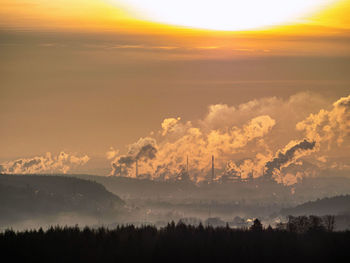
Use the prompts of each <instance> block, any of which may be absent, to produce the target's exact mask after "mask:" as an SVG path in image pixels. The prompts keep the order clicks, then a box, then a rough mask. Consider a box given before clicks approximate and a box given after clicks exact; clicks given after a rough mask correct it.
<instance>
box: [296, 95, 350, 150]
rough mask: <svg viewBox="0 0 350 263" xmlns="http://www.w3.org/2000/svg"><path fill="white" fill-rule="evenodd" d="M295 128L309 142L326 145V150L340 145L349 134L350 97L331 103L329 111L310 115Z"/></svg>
mask: <svg viewBox="0 0 350 263" xmlns="http://www.w3.org/2000/svg"><path fill="white" fill-rule="evenodd" d="M296 127H297V129H298V130H299V131H303V132H305V133H306V136H307V138H308V139H309V140H315V141H317V142H322V143H327V147H328V148H330V147H331V146H332V145H333V144H334V143H336V144H337V145H338V146H340V145H342V144H343V143H344V139H345V138H346V137H347V136H349V134H350V95H349V96H347V97H344V98H341V99H339V100H338V101H336V102H335V103H333V108H332V109H331V110H324V109H322V110H320V111H319V112H318V113H317V114H310V115H309V117H307V118H306V119H305V120H303V121H301V122H299V123H298V124H297V126H296Z"/></svg>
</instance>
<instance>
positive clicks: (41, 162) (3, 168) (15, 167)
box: [0, 152, 90, 174]
mask: <svg viewBox="0 0 350 263" xmlns="http://www.w3.org/2000/svg"><path fill="white" fill-rule="evenodd" d="M89 160H90V158H89V156H87V155H84V156H76V155H73V154H68V153H65V152H60V153H59V154H58V155H57V156H53V155H52V154H51V153H50V152H48V153H46V155H44V156H36V157H33V158H22V159H18V160H15V161H9V162H5V163H3V164H0V173H3V174H40V173H47V172H50V173H55V172H57V173H67V172H68V171H69V170H70V169H71V168H72V167H77V166H82V165H85V164H86V163H87V162H88V161H89Z"/></svg>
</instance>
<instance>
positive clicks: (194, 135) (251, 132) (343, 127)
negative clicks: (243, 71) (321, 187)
mask: <svg viewBox="0 0 350 263" xmlns="http://www.w3.org/2000/svg"><path fill="white" fill-rule="evenodd" d="M349 101H350V96H349V97H347V98H342V99H340V100H338V101H337V102H335V103H334V104H333V109H332V110H329V111H328V110H324V109H323V110H321V111H319V113H318V114H311V115H310V114H309V113H310V112H315V111H317V110H319V108H326V107H327V105H328V103H327V102H328V101H327V99H324V98H322V97H320V96H317V95H315V94H312V93H299V94H296V95H293V96H291V97H290V98H288V99H286V100H284V99H281V98H277V97H271V98H262V99H260V100H252V101H249V102H247V103H244V104H241V105H238V106H237V107H234V106H228V105H226V104H216V105H211V106H209V110H208V113H207V115H206V116H205V117H204V118H203V119H200V120H194V121H182V120H181V118H180V117H176V118H166V119H165V120H164V121H163V122H162V123H161V130H160V131H159V132H158V133H154V134H155V135H152V137H147V138H141V139H140V140H139V141H138V142H136V143H134V144H132V145H130V146H129V150H128V153H127V154H126V155H119V156H116V158H115V159H114V160H113V162H112V167H113V171H112V174H114V175H123V176H134V175H135V173H134V172H133V170H134V168H135V165H136V164H135V161H136V159H137V160H138V168H139V169H138V170H139V173H140V174H141V173H142V174H147V175H148V176H149V177H150V178H152V179H156V180H161V179H168V180H175V179H176V178H178V177H179V175H181V174H183V172H184V167H185V165H186V157H187V156H189V161H190V165H189V176H190V178H191V179H192V180H193V181H195V182H200V181H203V180H206V179H208V177H209V175H210V169H211V156H212V155H214V156H215V167H216V179H217V180H224V179H230V178H231V179H234V178H240V179H249V178H258V177H261V176H266V177H267V178H270V179H273V180H275V181H276V182H278V183H282V184H285V185H293V184H295V183H297V182H298V181H299V180H301V179H302V178H303V177H305V176H309V175H310V174H313V172H312V171H310V169H308V170H305V171H304V172H303V171H300V170H295V172H293V169H290V167H298V166H299V167H301V166H302V164H303V159H304V158H311V157H312V158H313V159H314V161H315V165H323V166H325V165H326V162H327V160H328V157H327V158H325V156H326V155H327V154H328V152H327V149H328V147H326V148H327V149H324V148H325V147H324V145H325V144H327V145H329V144H331V143H332V142H336V144H337V145H342V144H343V143H344V140H345V139H346V137H347V136H348V134H349V129H350V128H349V125H350V124H349V120H350V117H349V112H350V110H349V108H350V107H349V105H350V103H349ZM157 135H159V136H157ZM156 139H157V141H156ZM146 145H150V146H149V148H150V151H149V153H152V155H151V156H148V155H147V158H143V159H139V158H138V157H137V155H138V154H139V152H140V149H142V147H144V146H146ZM327 156H328V155H327ZM309 161H310V160H309ZM123 167H124V168H123ZM316 167H317V166H316Z"/></svg>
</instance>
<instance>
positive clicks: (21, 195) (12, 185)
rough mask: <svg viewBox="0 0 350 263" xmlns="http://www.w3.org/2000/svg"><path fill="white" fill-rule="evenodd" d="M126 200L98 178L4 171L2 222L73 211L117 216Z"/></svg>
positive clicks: (0, 180)
mask: <svg viewBox="0 0 350 263" xmlns="http://www.w3.org/2000/svg"><path fill="white" fill-rule="evenodd" d="M123 205H124V202H123V201H122V200H121V199H120V198H119V197H118V196H116V195H114V194H112V193H110V192H108V191H107V190H106V189H105V187H104V186H103V185H101V184H98V183H96V182H91V181H87V180H82V179H78V178H70V177H62V176H39V175H1V176H0V224H1V225H8V224H9V223H11V224H13V223H16V222H20V221H23V220H37V219H38V218H46V217H57V216H58V215H62V214H69V213H74V214H75V215H79V216H89V217H94V218H105V217H114V216H116V215H118V211H120V210H121V209H122V208H123Z"/></svg>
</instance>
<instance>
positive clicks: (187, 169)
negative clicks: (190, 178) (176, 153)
mask: <svg viewBox="0 0 350 263" xmlns="http://www.w3.org/2000/svg"><path fill="white" fill-rule="evenodd" d="M186 173H187V174H188V155H187V162H186Z"/></svg>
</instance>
